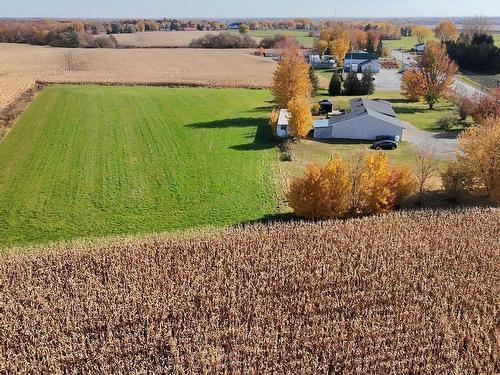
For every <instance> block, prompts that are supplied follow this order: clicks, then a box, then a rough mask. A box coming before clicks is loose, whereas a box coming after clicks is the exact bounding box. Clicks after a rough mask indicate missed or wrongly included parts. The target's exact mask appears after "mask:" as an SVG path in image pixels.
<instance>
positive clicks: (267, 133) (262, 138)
mask: <svg viewBox="0 0 500 375" xmlns="http://www.w3.org/2000/svg"><path fill="white" fill-rule="evenodd" d="M271 135H272V134H271V128H270V127H269V125H268V124H267V120H265V119H260V120H259V122H258V124H257V131H256V132H255V138H254V140H253V142H251V143H245V144H241V145H236V146H231V148H232V149H233V150H239V151H257V150H268V149H270V148H273V147H275V146H276V144H275V143H274V141H273V140H272V137H271Z"/></svg>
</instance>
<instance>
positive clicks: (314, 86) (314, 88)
mask: <svg viewBox="0 0 500 375" xmlns="http://www.w3.org/2000/svg"><path fill="white" fill-rule="evenodd" d="M309 80H310V81H311V86H312V88H311V96H316V95H318V91H319V79H318V76H317V75H316V72H315V71H314V68H313V67H312V66H311V67H310V68H309Z"/></svg>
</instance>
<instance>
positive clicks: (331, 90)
mask: <svg viewBox="0 0 500 375" xmlns="http://www.w3.org/2000/svg"><path fill="white" fill-rule="evenodd" d="M343 86H344V88H343V89H342V80H341V79H340V75H339V74H338V73H337V72H336V71H335V72H334V73H333V75H332V78H331V79H330V84H329V86H328V94H330V95H332V96H337V95H341V94H344V95H349V96H352V95H371V94H373V93H374V92H375V85H374V83H373V73H372V71H371V70H369V69H367V70H365V71H364V72H363V76H362V78H361V80H360V79H359V78H358V75H357V73H356V72H350V73H348V74H347V77H346V79H345V81H344V85H343Z"/></svg>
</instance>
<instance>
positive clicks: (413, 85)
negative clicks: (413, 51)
mask: <svg viewBox="0 0 500 375" xmlns="http://www.w3.org/2000/svg"><path fill="white" fill-rule="evenodd" d="M457 72H458V67H457V64H455V62H454V61H452V60H451V59H450V58H449V57H448V55H447V53H446V49H445V48H444V47H443V46H442V45H440V44H438V43H429V44H428V45H427V48H426V49H425V51H424V53H423V54H422V56H421V58H420V59H419V61H418V64H417V67H416V68H412V69H408V70H407V71H406V72H405V74H404V75H403V78H402V80H401V92H402V94H403V96H405V97H406V98H409V99H416V98H418V99H421V98H423V99H424V100H425V101H426V102H427V104H428V105H429V109H432V108H434V104H436V102H437V101H438V100H439V99H440V98H442V97H443V96H445V95H446V94H447V93H448V92H449V89H450V87H451V85H452V83H453V79H454V77H455V74H457Z"/></svg>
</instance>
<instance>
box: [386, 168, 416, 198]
mask: <svg viewBox="0 0 500 375" xmlns="http://www.w3.org/2000/svg"><path fill="white" fill-rule="evenodd" d="M390 186H391V190H392V193H393V197H392V204H393V205H394V206H396V207H397V206H401V204H402V203H403V202H404V201H406V200H407V199H408V198H410V197H411V196H412V195H413V194H414V193H415V191H416V187H417V180H416V179H415V176H414V174H413V172H412V171H411V169H410V168H409V167H408V166H406V165H397V166H396V167H394V168H393V170H392V174H391V182H390Z"/></svg>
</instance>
